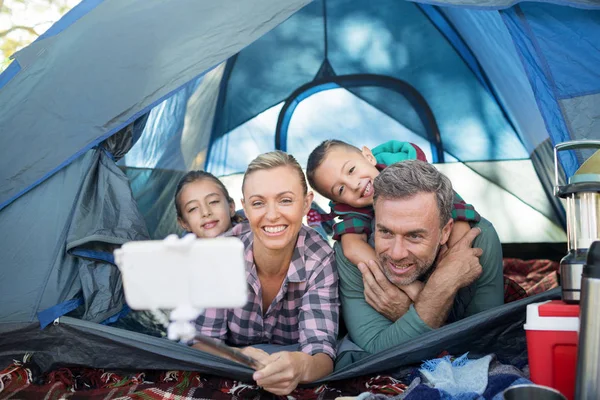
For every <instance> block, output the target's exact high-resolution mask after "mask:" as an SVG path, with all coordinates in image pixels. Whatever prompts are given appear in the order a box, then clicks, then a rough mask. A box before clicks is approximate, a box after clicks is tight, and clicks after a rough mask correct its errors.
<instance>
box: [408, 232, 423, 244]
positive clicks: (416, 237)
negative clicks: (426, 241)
mask: <svg viewBox="0 0 600 400" xmlns="http://www.w3.org/2000/svg"><path fill="white" fill-rule="evenodd" d="M408 239H409V240H411V241H413V242H418V241H420V240H421V239H423V235H421V234H420V233H409V234H408Z"/></svg>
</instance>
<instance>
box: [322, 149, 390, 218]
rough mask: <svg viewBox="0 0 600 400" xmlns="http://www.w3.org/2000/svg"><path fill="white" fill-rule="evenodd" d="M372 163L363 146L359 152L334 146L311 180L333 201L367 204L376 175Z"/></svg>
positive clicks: (368, 203) (355, 204)
mask: <svg viewBox="0 0 600 400" xmlns="http://www.w3.org/2000/svg"><path fill="white" fill-rule="evenodd" d="M376 163H377V161H376V160H375V157H373V153H371V150H369V149H368V148H366V147H363V149H362V151H360V152H359V151H355V150H352V149H348V148H346V147H342V146H336V147H333V148H332V149H330V150H329V152H328V153H327V155H326V156H325V159H324V160H323V162H322V163H321V165H320V166H319V168H317V169H316V170H315V182H316V184H317V185H318V186H319V187H318V189H319V191H320V192H321V193H322V194H324V195H325V196H326V197H327V198H329V199H330V200H333V201H334V202H336V203H343V204H347V205H349V206H352V207H357V208H361V207H367V206H371V205H373V180H374V179H375V177H377V175H379V171H378V170H377V168H375V164H376Z"/></svg>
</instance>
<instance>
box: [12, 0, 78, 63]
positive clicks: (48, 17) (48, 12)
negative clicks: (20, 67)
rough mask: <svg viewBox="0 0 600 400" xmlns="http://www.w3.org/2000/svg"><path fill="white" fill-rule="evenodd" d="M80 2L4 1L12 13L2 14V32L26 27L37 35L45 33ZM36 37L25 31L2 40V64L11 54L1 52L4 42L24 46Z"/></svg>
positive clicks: (74, 0) (16, 32)
mask: <svg viewBox="0 0 600 400" xmlns="http://www.w3.org/2000/svg"><path fill="white" fill-rule="evenodd" d="M79 1H80V0H4V6H5V7H6V8H7V9H8V10H10V12H6V11H3V12H2V13H0V32H3V31H6V30H8V29H10V28H11V27H13V26H26V27H30V28H33V29H34V30H35V32H36V33H37V34H42V33H44V32H45V31H46V30H47V29H48V28H50V26H51V25H52V24H53V23H54V22H56V21H58V20H59V19H60V17H61V16H62V15H63V14H64V13H65V12H66V11H68V10H69V9H71V8H72V7H74V6H75V5H76V4H78V3H79ZM35 38H36V36H35V35H33V34H31V33H29V32H27V31H25V30H15V31H13V32H11V33H9V34H8V35H7V36H6V37H5V38H0V62H2V61H4V60H5V59H6V58H7V57H9V56H10V54H4V53H3V52H2V50H1V48H2V45H3V42H4V41H5V40H7V39H12V40H17V41H19V42H23V44H24V45H26V44H29V43H30V42H32V41H33V40H35Z"/></svg>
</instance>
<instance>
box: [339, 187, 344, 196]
mask: <svg viewBox="0 0 600 400" xmlns="http://www.w3.org/2000/svg"><path fill="white" fill-rule="evenodd" d="M342 193H344V185H342V186H340V188H339V189H338V196H341V195H342Z"/></svg>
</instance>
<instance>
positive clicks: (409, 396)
mask: <svg viewBox="0 0 600 400" xmlns="http://www.w3.org/2000/svg"><path fill="white" fill-rule="evenodd" d="M424 366H425V368H423V367H422V368H421V369H420V372H421V374H422V375H424V376H428V377H427V378H425V379H422V377H417V378H415V379H414V380H413V381H412V382H411V384H410V385H409V386H408V387H407V388H406V390H405V391H404V392H403V393H401V394H399V395H396V396H388V395H384V394H372V393H363V394H361V395H360V396H358V397H356V400H384V399H385V400H392V399H393V400H502V392H504V390H506V389H507V388H508V387H510V386H513V385H522V384H530V383H531V381H530V380H528V379H526V378H525V377H524V375H525V374H524V373H523V372H522V371H520V370H519V369H517V368H516V367H513V366H511V365H504V364H501V363H499V362H498V361H496V360H495V357H494V356H493V355H489V356H485V357H482V358H480V359H477V360H468V359H466V354H465V355H464V356H462V357H459V358H458V359H455V360H452V359H451V358H450V357H443V358H440V359H434V360H429V361H426V362H425V363H424ZM432 369H433V371H431V370H432ZM469 371H470V372H471V373H473V377H469V376H466V375H464V373H465V372H469ZM483 372H485V377H482V373H483ZM423 378H424V377H423ZM483 382H485V385H484V383H483ZM459 388H460V390H459ZM445 389H447V390H450V392H452V393H450V392H448V391H446V390H445Z"/></svg>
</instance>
